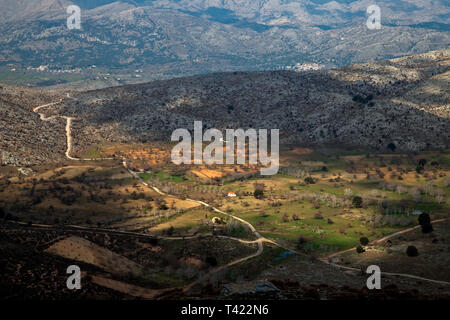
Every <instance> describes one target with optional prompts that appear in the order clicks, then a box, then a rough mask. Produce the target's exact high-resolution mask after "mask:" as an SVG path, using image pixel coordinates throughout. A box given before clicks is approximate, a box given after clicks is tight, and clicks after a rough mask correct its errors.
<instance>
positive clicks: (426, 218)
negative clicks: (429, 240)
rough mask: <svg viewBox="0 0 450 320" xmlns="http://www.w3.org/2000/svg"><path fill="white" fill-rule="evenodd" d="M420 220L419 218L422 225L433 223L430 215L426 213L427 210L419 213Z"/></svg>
mask: <svg viewBox="0 0 450 320" xmlns="http://www.w3.org/2000/svg"><path fill="white" fill-rule="evenodd" d="M418 220H419V224H420V225H421V226H423V225H426V224H430V223H431V218H430V215H429V214H428V213H425V212H424V213H421V214H420V215H419V218H418Z"/></svg>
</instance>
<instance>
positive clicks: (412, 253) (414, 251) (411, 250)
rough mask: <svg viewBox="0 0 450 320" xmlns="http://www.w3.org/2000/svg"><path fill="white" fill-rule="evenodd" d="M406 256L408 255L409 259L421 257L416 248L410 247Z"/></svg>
mask: <svg viewBox="0 0 450 320" xmlns="http://www.w3.org/2000/svg"><path fill="white" fill-rule="evenodd" d="M406 254H407V255H408V257H417V256H418V255H419V250H417V248H416V247H414V246H409V247H408V248H407V249H406Z"/></svg>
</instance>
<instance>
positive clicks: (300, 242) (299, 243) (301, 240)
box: [297, 236, 306, 249]
mask: <svg viewBox="0 0 450 320" xmlns="http://www.w3.org/2000/svg"><path fill="white" fill-rule="evenodd" d="M305 243H306V239H305V238H304V237H303V236H300V237H298V240H297V248H299V249H302V248H303V245H304V244H305Z"/></svg>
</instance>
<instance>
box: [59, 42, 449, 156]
mask: <svg viewBox="0 0 450 320" xmlns="http://www.w3.org/2000/svg"><path fill="white" fill-rule="evenodd" d="M449 80H450V50H443V51H436V52H430V53H427V54H424V55H418V56H413V57H407V58H401V59H396V60H388V61H383V62H379V63H367V64H362V65H354V66H349V67H344V68H341V69H334V70H329V71H319V72H306V73H300V74H299V73H295V72H287V71H277V72H253V73H252V72H246V73H224V74H210V75H205V76H196V77H188V78H181V79H173V80H168V81H156V82H152V83H148V84H143V85H135V86H125V87H119V88H109V89H103V90H96V91H88V92H85V93H80V94H78V95H75V100H74V101H67V102H66V103H64V104H62V105H60V106H59V107H58V108H59V109H58V112H61V113H63V114H65V115H70V116H76V117H78V118H81V119H83V120H82V121H81V122H79V123H78V124H77V126H78V128H79V129H80V130H81V131H79V133H78V135H79V140H80V141H81V140H83V139H85V141H91V142H93V141H95V140H96V139H95V136H97V137H101V138H102V139H106V140H108V141H122V142H125V141H146V140H152V139H164V140H168V139H169V138H170V134H171V132H172V131H173V130H174V129H176V128H192V126H193V121H194V120H202V121H204V124H205V127H216V128H220V129H225V128H249V127H253V128H267V129H270V128H278V129H280V130H281V131H282V135H281V138H282V140H283V141H284V142H298V143H302V144H308V145H327V144H331V145H347V146H358V147H367V148H373V149H375V150H386V149H387V147H388V145H389V144H390V143H394V144H395V146H396V147H397V150H409V151H411V150H423V149H435V148H448V147H449V142H450V96H449V92H450V90H449V89H450V86H449V83H450V81H449ZM93 133H95V134H93Z"/></svg>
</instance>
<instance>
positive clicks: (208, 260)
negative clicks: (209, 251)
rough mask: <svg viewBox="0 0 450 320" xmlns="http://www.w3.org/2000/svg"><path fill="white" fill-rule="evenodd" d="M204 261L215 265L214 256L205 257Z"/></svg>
mask: <svg viewBox="0 0 450 320" xmlns="http://www.w3.org/2000/svg"><path fill="white" fill-rule="evenodd" d="M205 262H206V263H207V264H209V265H210V266H211V267H215V266H217V260H216V258H214V257H207V258H206V259H205Z"/></svg>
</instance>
